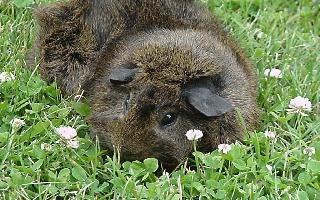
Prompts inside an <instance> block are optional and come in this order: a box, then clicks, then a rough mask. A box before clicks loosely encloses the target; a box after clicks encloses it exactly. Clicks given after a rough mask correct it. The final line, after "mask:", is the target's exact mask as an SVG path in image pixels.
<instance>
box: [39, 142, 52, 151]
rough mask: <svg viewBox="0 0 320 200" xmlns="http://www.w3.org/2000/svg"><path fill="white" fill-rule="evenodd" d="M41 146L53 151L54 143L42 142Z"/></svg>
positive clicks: (43, 148)
mask: <svg viewBox="0 0 320 200" xmlns="http://www.w3.org/2000/svg"><path fill="white" fill-rule="evenodd" d="M40 148H41V149H42V150H45V151H52V149H53V148H52V145H51V144H48V143H42V144H41V145H40Z"/></svg>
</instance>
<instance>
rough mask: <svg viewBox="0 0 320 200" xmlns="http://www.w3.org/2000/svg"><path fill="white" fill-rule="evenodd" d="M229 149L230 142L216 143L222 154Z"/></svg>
mask: <svg viewBox="0 0 320 200" xmlns="http://www.w3.org/2000/svg"><path fill="white" fill-rule="evenodd" d="M230 150H231V145H230V144H219V145H218V151H219V152H221V151H222V153H224V154H227V153H228V152H229V151H230Z"/></svg>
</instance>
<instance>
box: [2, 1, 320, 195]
mask: <svg viewBox="0 0 320 200" xmlns="http://www.w3.org/2000/svg"><path fill="white" fill-rule="evenodd" d="M14 2H15V3H16V5H19V2H23V1H18V0H15V1H14ZM25 2H28V1H25ZM29 2H32V1H29ZM205 3H206V4H207V5H208V7H209V9H210V10H212V11H213V12H214V13H216V15H217V16H219V17H220V18H221V19H222V20H223V22H224V23H225V24H226V25H227V28H228V29H229V31H230V33H231V34H232V35H233V36H234V38H236V40H237V41H238V42H239V43H240V44H241V46H242V47H243V48H244V49H245V51H246V52H247V55H248V56H249V57H250V58H251V60H252V61H253V63H255V66H256V68H257V73H258V75H259V80H260V93H259V104H260V105H261V107H262V108H263V109H264V111H265V112H264V116H263V121H262V125H261V128H260V129H259V130H257V131H256V132H255V133H249V134H248V136H247V137H246V138H245V140H244V141H243V142H241V143H240V142H238V143H236V144H234V145H233V146H232V150H231V151H230V152H229V153H227V154H222V153H219V152H218V151H217V150H216V151H213V152H212V153H210V154H202V153H200V152H196V153H195V155H196V156H197V163H198V166H197V167H195V169H198V170H195V171H193V170H190V169H186V167H185V166H184V165H183V166H181V167H180V168H179V169H177V170H176V171H174V172H173V173H171V174H167V173H162V171H161V170H159V169H158V170H157V168H159V167H158V163H157V161H156V160H155V159H152V158H151V159H147V160H145V161H144V162H137V161H134V162H126V163H124V164H120V163H119V162H118V158H117V156H116V155H115V156H114V157H105V159H103V157H102V155H106V152H105V151H101V150H100V149H99V146H98V145H97V141H92V140H91V139H90V137H89V127H88V125H87V124H85V122H84V115H86V114H87V108H86V106H85V105H84V104H81V103H79V102H77V101H76V100H74V99H64V98H62V97H61V94H60V92H59V90H58V89H57V87H56V86H55V85H54V84H53V85H48V84H47V83H45V82H44V81H42V80H41V78H40V76H39V75H38V72H37V71H36V70H35V71H30V70H27V69H25V67H24V66H25V60H24V58H25V55H26V52H27V50H28V48H30V46H31V44H32V41H33V39H34V35H35V28H34V27H35V22H34V20H33V19H32V16H31V8H29V7H27V6H26V5H24V6H22V7H19V8H18V7H16V6H15V5H14V4H13V3H11V2H10V1H6V2H4V1H1V2H0V52H1V53H0V73H1V72H4V71H6V72H11V73H13V74H14V75H15V77H16V79H15V80H13V81H7V82H4V83H2V84H0V199H55V198H57V199H71V198H74V199H261V200H262V199H303V200H304V199H319V198H320V167H319V166H320V137H319V133H320V117H319V113H320V103H319V102H320V92H319V91H320V90H319V88H320V73H319V70H320V54H319V52H320V45H319V44H320V38H319V36H320V1H319V0H313V1H311V0H301V1H295V0H288V1H271V0H269V1H267V0H265V1H263V0H244V1H240V0H228V1H226V0H209V1H205ZM27 5H28V4H27ZM261 32H262V33H263V34H262V33H261ZM267 68H278V69H281V70H282V72H283V78H281V79H276V78H271V77H266V76H265V75H264V70H265V69H267ZM299 95H300V96H303V97H307V98H309V100H310V101H311V103H312V111H311V112H309V113H308V116H301V115H298V114H289V113H288V112H287V109H288V105H289V102H290V100H291V99H292V98H294V97H296V96H299ZM14 118H19V119H23V120H24V121H25V122H26V124H25V125H24V126H23V127H22V128H20V129H18V130H17V129H12V127H11V125H10V122H11V120H12V119H14ZM62 125H63V126H72V127H74V128H76V129H77V131H78V135H79V138H80V141H81V145H80V147H79V148H78V149H70V148H68V147H66V146H65V144H64V143H62V142H61V139H60V138H59V137H58V135H57V134H56V133H55V132H54V127H59V126H62ZM265 130H271V131H274V132H276V134H277V140H276V141H271V140H270V139H268V138H266V137H265V136H264V131H265ZM44 143H46V144H50V145H51V146H52V150H50V151H48V150H45V149H42V148H41V144H44ZM306 147H315V150H316V152H315V154H314V155H311V156H310V157H309V156H308V155H305V154H304V153H303V150H304V149H305V148H306ZM190 162H192V161H190ZM267 165H270V166H272V171H271V172H269V171H268V169H267V167H266V166H267Z"/></svg>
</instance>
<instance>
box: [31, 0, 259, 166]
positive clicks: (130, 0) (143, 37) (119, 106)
mask: <svg viewBox="0 0 320 200" xmlns="http://www.w3.org/2000/svg"><path fill="white" fill-rule="evenodd" d="M35 16H36V18H37V20H38V22H39V25H40V30H39V37H38V40H37V42H36V45H35V46H36V47H38V52H39V53H38V54H39V57H40V58H41V59H42V63H41V66H40V71H41V74H42V76H43V78H45V79H46V80H47V81H49V82H52V81H53V80H56V81H57V83H58V84H59V86H60V88H61V89H62V90H63V91H64V92H65V93H66V94H73V93H75V92H77V91H78V90H80V89H82V90H84V91H85V95H86V96H87V98H88V99H89V103H90V104H91V106H92V110H93V113H92V115H91V116H90V117H89V118H88V122H89V123H90V124H91V125H92V133H93V134H94V135H98V136H99V138H100V141H101V145H102V146H103V147H104V148H109V149H113V146H117V147H119V148H120V150H121V154H122V157H123V159H144V158H146V157H156V158H158V159H159V160H160V161H161V162H162V163H163V164H165V165H166V166H175V165H177V164H178V163H180V162H182V161H183V160H184V159H185V158H186V157H187V155H188V154H189V153H190V152H191V150H192V145H191V142H190V141H188V140H187V138H186V137H185V133H186V131H187V130H189V129H200V130H202V131H203V132H204V137H203V138H202V139H201V140H200V141H199V142H198V145H199V148H200V150H204V151H209V150H212V149H214V148H216V146H217V145H218V144H220V143H224V142H234V141H235V140H236V139H241V137H242V135H243V131H242V128H241V126H240V123H239V119H238V118H237V114H236V112H235V111H232V112H229V113H226V114H224V115H222V116H220V117H205V116H203V115H202V114H201V113H199V112H198V111H197V110H195V109H194V108H192V107H191V106H190V105H189V104H188V102H186V99H185V98H184V96H183V95H182V93H183V90H184V88H185V87H186V86H187V85H188V84H190V83H196V84H204V85H206V87H210V88H214V90H215V91H216V92H217V94H218V95H219V96H221V97H224V98H225V99H227V100H228V101H229V102H230V103H231V104H232V106H233V107H234V108H237V109H239V111H240V112H241V114H242V116H243V118H244V120H245V123H246V127H247V129H248V130H252V129H254V128H255V127H256V126H257V124H258V122H259V109H258V107H257V104H256V97H257V79H256V75H255V71H254V68H253V66H252V65H251V64H250V62H249V61H248V59H247V58H246V57H245V55H244V53H243V51H242V50H241V49H240V48H239V47H238V46H237V45H236V43H235V42H234V41H233V40H232V39H231V38H230V37H229V36H228V35H227V34H226V33H225V32H224V31H223V27H222V25H221V24H220V23H219V22H218V21H217V20H216V19H215V17H213V16H212V15H211V13H209V11H207V10H206V9H204V8H203V7H201V6H200V5H199V4H198V3H197V2H196V1H193V0H136V1H134V0H105V1H100V0H91V1H89V0H86V1H80V0H71V1H69V2H67V3H58V4H54V5H50V6H47V7H43V8H40V9H38V10H37V11H36V12H35ZM123 65H132V66H133V67H136V68H137V69H138V72H137V74H136V76H135V78H134V80H133V81H132V82H130V83H128V84H125V85H115V84H112V83H111V82H110V81H109V76H110V74H111V72H112V70H114V69H116V68H118V67H119V66H123ZM128 95H129V96H130V102H129V104H128V106H129V110H128V111H127V112H124V109H123V102H124V100H125V98H126V96H128ZM168 113H173V114H174V115H176V116H177V119H176V121H175V123H174V124H173V125H171V126H169V127H162V126H161V123H160V122H161V119H162V118H163V116H165V115H166V114H168Z"/></svg>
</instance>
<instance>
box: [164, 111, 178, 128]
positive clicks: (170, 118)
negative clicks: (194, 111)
mask: <svg viewBox="0 0 320 200" xmlns="http://www.w3.org/2000/svg"><path fill="white" fill-rule="evenodd" d="M176 120H177V114H175V113H172V112H170V113H167V114H165V115H164V116H163V118H162V120H161V126H172V125H173V124H174V123H175V122H176Z"/></svg>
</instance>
